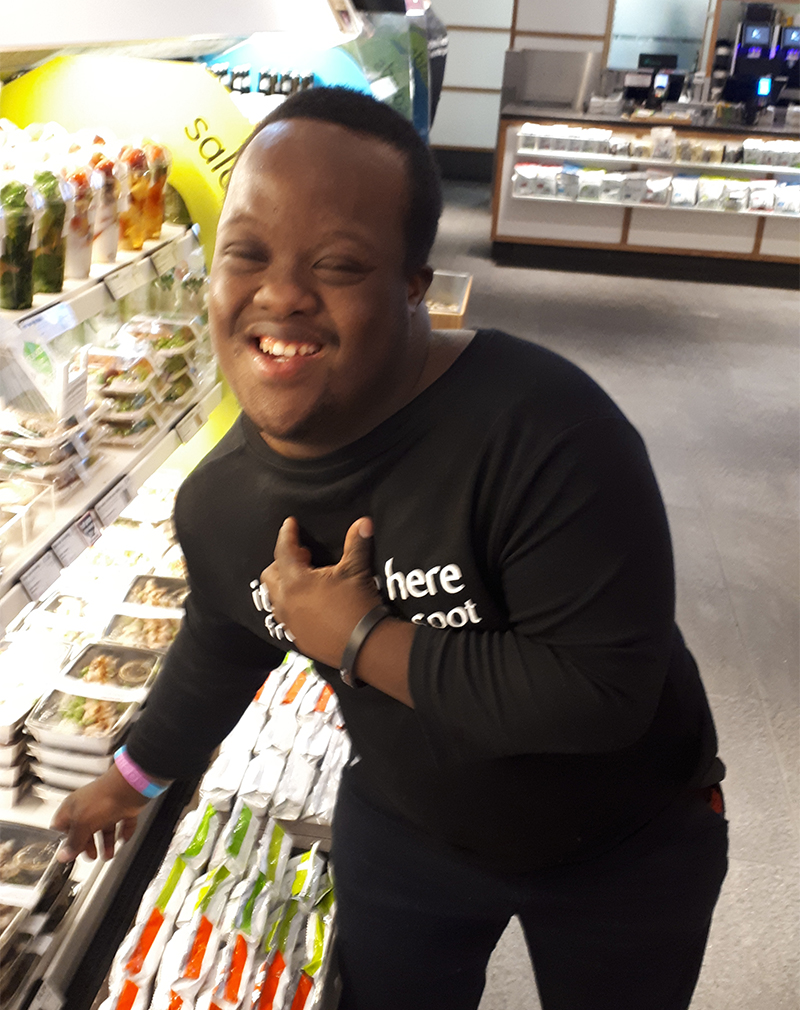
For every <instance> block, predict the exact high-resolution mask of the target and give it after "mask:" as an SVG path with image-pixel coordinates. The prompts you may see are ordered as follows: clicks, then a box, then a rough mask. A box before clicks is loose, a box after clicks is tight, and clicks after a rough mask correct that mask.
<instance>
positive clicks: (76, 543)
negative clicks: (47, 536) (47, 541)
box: [53, 523, 88, 568]
mask: <svg viewBox="0 0 800 1010" xmlns="http://www.w3.org/2000/svg"><path fill="white" fill-rule="evenodd" d="M87 546H88V544H87V542H86V540H85V539H84V537H83V534H82V533H81V531H80V529H79V527H78V524H77V523H73V524H72V526H70V528H69V529H68V530H65V531H64V532H63V533H62V534H61V536H60V537H58V539H57V540H54V541H53V552H54V553H55V555H56V557H57V558H58V560H59V561H60V562H61V564H62V565H63V566H64V567H65V568H66V567H67V565H71V564H72V562H73V561H74V560H75V558H77V557H79V556H80V555H81V554H83V552H84V551H85V550H86V548H87Z"/></svg>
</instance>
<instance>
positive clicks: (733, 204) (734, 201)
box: [722, 179, 750, 213]
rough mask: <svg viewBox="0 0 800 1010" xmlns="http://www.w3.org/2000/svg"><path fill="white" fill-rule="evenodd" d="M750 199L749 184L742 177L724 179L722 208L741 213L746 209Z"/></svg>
mask: <svg viewBox="0 0 800 1010" xmlns="http://www.w3.org/2000/svg"><path fill="white" fill-rule="evenodd" d="M749 201H750V186H749V185H748V183H747V181H746V180H743V179H726V181H725V186H724V189H723V191H722V209H723V210H729V211H733V212H734V213H737V212H738V213H741V211H743V210H747V208H748V205H749Z"/></svg>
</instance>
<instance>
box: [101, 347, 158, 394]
mask: <svg viewBox="0 0 800 1010" xmlns="http://www.w3.org/2000/svg"><path fill="white" fill-rule="evenodd" d="M88 364H89V378H90V381H91V384H92V387H93V389H95V390H96V391H97V392H98V393H100V394H102V395H103V396H105V397H111V396H133V395H135V394H137V393H144V392H146V391H147V390H148V389H149V388H150V385H151V383H152V382H153V380H154V379H155V374H156V373H155V368H154V367H153V364H152V362H150V361H149V360H148V359H147V358H146V357H144V356H141V355H138V354H124V353H114V352H113V351H106V350H103V351H99V350H98V351H90V352H89V362H88Z"/></svg>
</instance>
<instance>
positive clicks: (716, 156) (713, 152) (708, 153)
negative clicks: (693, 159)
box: [703, 140, 725, 165]
mask: <svg viewBox="0 0 800 1010" xmlns="http://www.w3.org/2000/svg"><path fill="white" fill-rule="evenodd" d="M724 154H725V145H724V144H722V143H720V142H719V141H713V140H712V141H708V140H707V141H704V143H703V161H704V162H706V163H707V164H710V165H721V164H722V159H723V155H724Z"/></svg>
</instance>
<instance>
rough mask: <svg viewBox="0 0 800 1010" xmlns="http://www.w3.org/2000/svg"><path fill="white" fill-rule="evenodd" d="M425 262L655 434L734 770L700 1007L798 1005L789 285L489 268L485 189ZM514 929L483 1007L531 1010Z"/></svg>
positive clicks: (697, 637)
mask: <svg viewBox="0 0 800 1010" xmlns="http://www.w3.org/2000/svg"><path fill="white" fill-rule="evenodd" d="M446 200H447V206H446V210H445V214H444V217H443V220H442V226H441V230H440V234H439V238H438V239H437V243H436V247H435V249H434V254H433V262H434V265H435V266H437V267H440V268H442V269H449V270H463V271H467V272H469V273H472V274H473V275H474V284H473V289H472V297H471V302H470V312H469V317H468V325H470V326H473V327H478V326H495V327H498V328H501V329H505V330H507V331H508V332H511V333H515V334H517V335H518V336H521V337H525V338H528V339H531V340H535V341H537V342H538V343H541V344H543V345H545V346H547V347H550V348H552V349H553V350H556V351H558V352H559V353H561V354H564V355H565V356H566V357H568V358H570V359H571V360H573V361H575V362H576V363H578V364H579V365H581V366H582V367H583V368H585V369H586V370H587V371H588V372H589V373H590V374H591V375H592V376H594V378H595V379H597V381H599V382H600V383H601V385H603V386H604V387H605V389H606V390H608V392H609V393H610V394H611V395H612V396H613V397H614V399H615V400H616V401H617V402H618V403H619V404H620V406H621V407H622V408H623V410H625V411H626V413H627V414H628V416H629V417H630V419H631V420H632V421H633V422H634V423H635V424H636V426H637V427H638V428H639V430H640V431H641V433H642V435H643V436H644V438H645V441H646V442H647V445H648V447H649V450H650V455H651V459H652V461H653V465H654V468H655V471H656V474H657V476H658V479H659V482H660V484H661V488H662V492H663V495H664V499H665V501H666V504H667V509H668V512H669V517H670V522H671V528H672V535H673V541H674V545H675V559H676V571H677V585H678V603H677V606H678V620H679V623H680V625H681V628H682V630H683V632H684V635H685V637H686V639H687V641H688V643H689V645H690V647H691V648H692V650H693V651H694V654H695V656H696V658H697V660H698V663H699V665H700V668H701V672H702V675H703V678H704V681H705V684H706V689H707V691H708V694H709V697H710V701H711V705H712V708H713V711H714V716H715V719H716V723H717V730H718V733H719V737H720V752H721V755H722V757H723V759H724V760H725V762H726V764H727V767H728V778H727V781H726V787H725V789H726V801H727V805H728V816H729V820H730V837H731V849H730V852H731V861H730V870H729V873H728V877H727V879H726V882H725V885H724V887H723V891H722V895H721V897H720V902H719V905H718V907H717V912H716V916H715V919H714V924H713V927H712V931H711V937H710V941H709V946H708V950H707V954H706V959H705V963H704V966H703V971H702V974H701V977H700V982H699V984H698V988H697V991H696V994H695V998H694V1001H693V1003H692V1010H740V1008H741V1010H798V1008H800V989H799V987H798V975H799V969H800V937H799V936H798V922H800V915H799V914H798V912H799V911H800V901H799V900H798V898H799V895H798V878H799V876H800V875H799V874H798V869H800V844H799V843H800V775H799V774H798V771H799V768H800V678H799V675H798V668H799V666H800V661H799V656H798V625H799V621H798V596H799V595H800V594H799V592H798V581H799V579H798V575H799V572H800V569H799V567H798V560H799V559H798V547H799V546H800V540H799V538H798V500H799V495H798V491H799V488H798V454H799V451H800V429H798V391H799V384H798V378H799V376H800V368H799V367H798V366H799V364H800V360H799V358H800V356H799V354H798V342H799V341H798V337H799V336H800V296H798V293H797V292H795V291H786V290H774V289H764V288H755V287H745V286H729V285H715V284H705V283H693V282H688V281H667V280H648V279H641V278H623V277H609V276H599V275H592V274H577V273H559V272H555V271H548V270H529V269H522V268H517V267H498V266H496V265H495V264H494V263H493V262H492V260H491V257H490V239H489V229H490V208H489V200H490V196H489V188H488V187H487V186H481V185H477V184H467V183H448V184H447V185H446ZM538 1007H539V1001H538V998H537V995H536V986H535V982H534V979H533V974H532V971H531V968H530V965H529V963H528V960H527V955H526V952H525V944H524V940H523V938H522V934H521V932H520V930H519V928H518V926H517V924H516V923H515V922H512V923H511V925H510V926H509V928H508V930H507V931H506V933H505V934H504V936H503V938H502V940H501V942H500V944H499V945H498V948H497V950H496V951H495V953H494V956H493V958H492V960H491V962H490V965H489V972H488V976H487V985H486V991H485V995H484V998H483V1001H482V1003H481V1010H537V1008H538Z"/></svg>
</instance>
